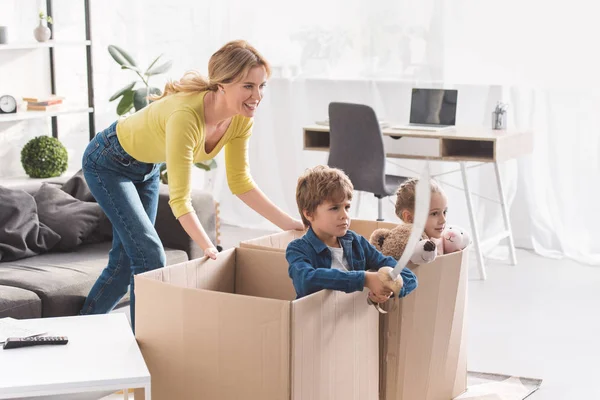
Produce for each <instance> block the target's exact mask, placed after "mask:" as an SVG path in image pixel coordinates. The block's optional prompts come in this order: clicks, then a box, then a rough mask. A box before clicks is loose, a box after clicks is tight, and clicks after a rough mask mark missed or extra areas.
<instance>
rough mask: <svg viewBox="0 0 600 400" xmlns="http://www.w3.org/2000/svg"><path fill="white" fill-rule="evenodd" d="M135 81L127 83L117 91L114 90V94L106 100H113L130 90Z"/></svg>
mask: <svg viewBox="0 0 600 400" xmlns="http://www.w3.org/2000/svg"><path fill="white" fill-rule="evenodd" d="M135 84H136V82H135V81H133V82H131V83H130V84H129V85H127V86H124V87H122V88H121V89H119V91H118V92H116V93H115V94H113V95H112V96H110V99H108V101H113V100H116V99H118V98H119V97H121V96H122V95H124V94H125V92H127V91H130V90H131V89H133V87H134V86H135Z"/></svg>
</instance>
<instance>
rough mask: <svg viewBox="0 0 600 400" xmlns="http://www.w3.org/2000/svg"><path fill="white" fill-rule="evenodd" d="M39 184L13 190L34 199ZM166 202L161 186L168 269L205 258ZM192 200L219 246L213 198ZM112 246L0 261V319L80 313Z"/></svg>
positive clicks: (160, 224) (160, 226)
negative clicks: (177, 264) (29, 195)
mask: <svg viewBox="0 0 600 400" xmlns="http://www.w3.org/2000/svg"><path fill="white" fill-rule="evenodd" d="M62 183H63V182H61V181H60V180H58V181H54V182H53V184H56V185H62ZM0 185H2V183H1V182H0ZM40 186H41V183H40V182H39V181H35V180H31V181H30V182H27V183H24V184H19V185H16V186H11V189H22V190H25V191H26V192H28V193H30V194H32V195H33V194H35V192H36V191H37V190H38V189H39V188H40ZM168 200H169V196H168V188H167V186H166V185H161V192H160V199H159V205H158V215H157V218H156V230H157V231H158V234H159V236H160V238H161V240H162V242H163V246H164V247H165V251H166V255H167V265H171V264H175V263H179V262H183V261H187V260H188V259H194V258H199V257H201V256H203V252H202V251H201V249H200V248H199V247H198V246H197V245H196V244H195V243H194V242H193V241H192V240H191V239H190V238H189V236H188V235H187V234H186V233H185V231H184V230H183V228H182V227H181V225H180V224H179V222H178V221H177V220H176V219H175V217H174V216H173V214H172V212H171V208H170V206H169V204H168ZM192 202H193V206H194V209H195V210H196V212H197V214H198V218H199V219H200V222H201V223H202V225H203V226H204V228H205V229H206V231H207V233H208V235H209V237H210V238H211V240H213V243H216V212H215V203H214V199H213V197H212V195H211V194H210V193H208V192H203V191H194V192H193V193H192ZM0 207H2V205H1V204H0ZM65 223H68V221H65ZM98 229H100V228H98ZM109 231H110V229H109ZM105 237H106V236H105ZM110 247H111V240H110V238H106V239H105V240H103V241H101V242H98V243H92V244H82V245H80V246H78V247H77V248H75V249H74V250H72V251H70V252H56V251H49V252H45V253H42V254H39V255H35V256H33V257H28V258H23V259H19V260H16V261H6V262H0V318H1V317H13V318H18V319H24V318H40V317H56V316H69V315H77V314H78V313H79V310H80V309H81V307H82V306H83V303H84V301H85V297H86V296H87V294H88V292H89V290H90V288H91V287H92V285H93V284H94V282H95V281H96V279H97V277H98V276H99V275H100V273H101V272H102V270H103V269H104V267H105V266H106V262H107V260H108V251H109V249H110ZM128 303H129V296H126V297H125V298H124V299H123V300H122V301H121V302H120V303H119V305H118V306H117V307H121V306H125V305H127V304H128Z"/></svg>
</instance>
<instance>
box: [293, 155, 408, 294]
mask: <svg viewBox="0 0 600 400" xmlns="http://www.w3.org/2000/svg"><path fill="white" fill-rule="evenodd" d="M353 190H354V187H353V186H352V182H350V179H349V178H348V176H347V175H346V174H344V172H342V171H341V170H339V169H336V168H330V167H327V166H322V165H320V166H316V167H314V168H311V169H309V170H307V171H306V172H305V173H304V175H302V176H301V177H300V178H299V179H298V185H297V187H296V202H297V204H298V210H299V211H300V215H301V216H302V222H303V223H304V225H305V226H306V227H308V231H307V232H306V234H305V235H304V236H303V237H301V238H300V239H296V240H294V241H292V242H291V243H290V244H289V245H288V247H287V249H286V254H285V256H286V259H287V261H288V263H289V268H288V273H289V275H290V278H292V281H293V283H294V288H295V289H296V294H297V298H300V297H304V296H307V295H309V294H311V293H314V292H318V291H319V290H322V289H332V290H341V291H343V292H346V293H351V292H355V291H359V290H360V291H362V290H363V288H364V287H367V288H369V290H370V293H369V298H370V299H371V300H372V301H374V302H377V303H383V302H385V301H386V300H387V299H388V298H389V296H390V295H391V294H392V291H391V290H389V289H387V288H386V287H385V286H383V283H382V282H381V281H380V280H379V277H378V276H377V273H376V272H372V271H368V270H375V271H376V270H378V269H379V268H381V267H384V266H389V267H392V268H393V267H395V266H396V260H395V259H394V258H393V257H385V256H384V255H383V254H381V253H380V252H379V251H377V250H376V249H375V247H373V245H371V244H370V243H369V242H368V241H367V239H365V238H364V237H362V236H360V235H358V234H356V233H354V232H352V231H351V230H348V227H349V226H350V216H349V213H348V211H349V209H350V203H351V200H352V192H353ZM400 276H401V278H402V280H403V287H402V290H401V291H400V297H404V296H406V295H407V294H409V293H410V292H412V291H413V290H414V289H415V288H416V287H417V277H416V276H415V275H414V274H413V273H412V271H410V270H409V269H408V268H404V269H403V270H402V271H401V273H400Z"/></svg>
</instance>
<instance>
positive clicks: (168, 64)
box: [144, 61, 173, 76]
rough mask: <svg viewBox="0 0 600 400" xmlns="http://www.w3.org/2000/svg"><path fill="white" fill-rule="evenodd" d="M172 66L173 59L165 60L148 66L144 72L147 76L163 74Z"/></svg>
mask: <svg viewBox="0 0 600 400" xmlns="http://www.w3.org/2000/svg"><path fill="white" fill-rule="evenodd" d="M172 66H173V61H167V62H166V63H164V64H161V65H159V66H157V67H154V68H152V69H150V68H149V69H148V71H146V72H145V73H144V74H145V75H148V76H152V75H158V74H164V73H165V72H167V71H168V70H170V69H171V67H172Z"/></svg>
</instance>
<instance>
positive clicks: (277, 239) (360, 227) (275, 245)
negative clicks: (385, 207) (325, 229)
mask: <svg viewBox="0 0 600 400" xmlns="http://www.w3.org/2000/svg"><path fill="white" fill-rule="evenodd" d="M395 226H396V224H392V223H391V222H383V221H366V220H362V219H353V220H352V221H351V223H350V229H352V230H353V231H354V232H356V233H358V234H359V235H362V236H364V237H366V238H367V239H368V238H369V236H371V233H372V232H373V231H374V230H375V229H378V228H388V229H392V228H393V227H395ZM302 236H304V232H301V231H285V232H279V233H275V234H272V235H266V236H261V237H258V238H255V239H249V240H244V241H242V242H240V247H243V248H247V249H260V250H272V251H283V252H285V249H286V248H287V245H288V244H290V242H291V241H293V240H294V239H299V238H301V237H302Z"/></svg>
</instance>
